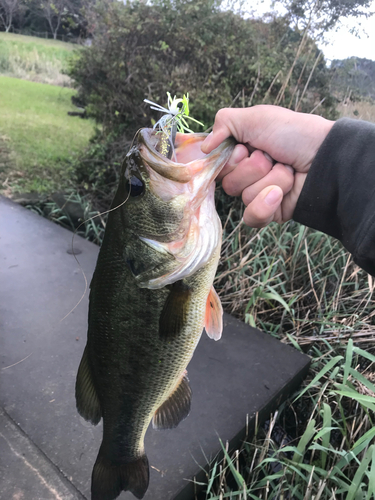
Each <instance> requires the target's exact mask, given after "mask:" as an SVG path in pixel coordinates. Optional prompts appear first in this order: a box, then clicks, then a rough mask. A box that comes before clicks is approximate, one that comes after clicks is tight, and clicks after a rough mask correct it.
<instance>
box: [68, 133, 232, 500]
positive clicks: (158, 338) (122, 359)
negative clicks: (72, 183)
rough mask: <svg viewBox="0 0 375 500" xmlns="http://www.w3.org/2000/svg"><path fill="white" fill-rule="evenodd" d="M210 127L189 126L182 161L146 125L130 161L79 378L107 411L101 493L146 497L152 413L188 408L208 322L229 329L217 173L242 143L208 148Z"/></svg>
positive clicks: (96, 279)
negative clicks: (219, 283)
mask: <svg viewBox="0 0 375 500" xmlns="http://www.w3.org/2000/svg"><path fill="white" fill-rule="evenodd" d="M205 137H206V135H205V134H180V133H178V134H177V135H176V141H175V151H174V155H175V156H174V158H175V159H176V161H172V160H170V159H168V158H166V157H164V156H163V155H162V154H160V153H159V152H158V151H157V146H158V141H159V140H160V139H159V134H157V133H155V132H154V131H153V130H152V129H142V130H140V131H139V132H138V134H137V135H136V137H135V139H134V142H133V146H132V147H131V149H130V151H129V153H128V154H127V156H126V158H125V160H124V164H123V167H122V172H121V178H120V181H119V186H118V190H117V193H116V195H115V198H114V201H113V204H112V208H113V210H112V211H111V212H110V213H109V217H108V222H107V227H106V232H105V236H104V240H103V244H102V247H101V249H100V253H99V256H98V261H97V265H96V269H95V272H94V275H93V278H92V281H91V285H90V289H91V291H90V306H89V326H88V336H87V344H86V347H85V350H84V353H83V357H82V360H81V364H80V366H79V370H78V374H77V382H76V402H77V408H78V412H79V413H80V414H81V416H82V417H84V418H85V419H86V420H88V421H90V422H92V423H93V424H97V423H98V422H99V421H100V419H101V418H103V441H102V444H101V446H100V449H99V454H98V457H97V459H96V462H95V465H94V469H93V473H92V486H91V492H92V499H93V500H112V499H115V498H116V497H117V496H118V495H119V494H120V493H121V491H122V490H125V491H126V490H130V491H131V492H132V493H133V494H134V495H135V496H136V497H137V498H143V496H144V494H145V493H146V490H147V488H148V483H149V465H148V460H147V456H146V454H145V450H144V436H145V433H146V430H147V428H148V426H149V424H150V422H151V420H152V424H153V427H154V428H156V429H167V428H168V429H169V428H173V427H176V426H177V425H178V423H179V422H180V421H181V420H182V419H184V418H185V417H186V416H187V415H188V413H189V410H190V401H191V390H190V387H189V383H188V379H187V377H186V367H187V365H188V363H189V361H190V359H191V357H192V355H193V353H194V350H195V348H196V346H197V343H198V341H199V339H200V336H201V334H202V330H203V327H205V328H206V331H207V333H208V335H209V336H210V337H212V338H215V339H218V338H220V336H221V329H222V308H221V304H220V299H219V297H218V296H217V294H216V292H215V290H214V288H213V286H212V283H213V280H214V276H215V272H216V268H217V264H218V260H219V255H220V246H221V223H220V219H219V217H218V215H217V213H216V210H215V205H214V190H215V182H214V179H215V178H216V176H217V175H218V173H219V172H220V170H221V168H222V167H223V166H224V165H225V163H226V161H227V160H228V158H229V156H230V155H231V153H232V150H233V147H234V141H233V140H232V139H227V140H226V141H225V142H224V143H223V144H222V145H220V146H219V147H218V148H217V149H216V150H214V151H213V152H212V153H210V154H209V155H207V156H206V155H204V154H203V153H202V152H201V150H200V145H201V143H202V141H203V140H204V138H205Z"/></svg>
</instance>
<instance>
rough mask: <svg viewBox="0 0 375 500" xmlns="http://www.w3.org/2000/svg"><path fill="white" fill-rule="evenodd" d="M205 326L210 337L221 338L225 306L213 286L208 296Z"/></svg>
mask: <svg viewBox="0 0 375 500" xmlns="http://www.w3.org/2000/svg"><path fill="white" fill-rule="evenodd" d="M204 327H205V329H206V332H207V335H208V336H209V337H210V339H214V340H219V339H220V338H221V334H222V332H223V307H222V305H221V301H220V298H219V296H218V294H217V293H216V290H215V288H214V287H213V286H212V287H211V290H210V293H209V294H208V297H207V304H206V315H205V320H204Z"/></svg>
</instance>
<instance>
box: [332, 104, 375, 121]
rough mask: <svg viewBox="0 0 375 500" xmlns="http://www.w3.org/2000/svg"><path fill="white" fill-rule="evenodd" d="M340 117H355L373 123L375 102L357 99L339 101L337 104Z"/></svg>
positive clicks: (374, 119)
mask: <svg viewBox="0 0 375 500" xmlns="http://www.w3.org/2000/svg"><path fill="white" fill-rule="evenodd" d="M337 109H338V112H339V113H340V117H341V118H342V117H347V118H357V119H358V120H366V121H368V122H372V123H375V103H373V102H368V101H358V102H352V101H349V102H347V103H340V104H339V105H338V108H337Z"/></svg>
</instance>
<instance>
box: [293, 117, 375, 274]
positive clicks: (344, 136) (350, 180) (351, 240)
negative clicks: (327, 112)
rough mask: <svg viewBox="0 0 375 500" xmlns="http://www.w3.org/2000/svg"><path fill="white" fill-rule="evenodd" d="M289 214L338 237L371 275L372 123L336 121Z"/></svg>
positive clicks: (374, 266)
mask: <svg viewBox="0 0 375 500" xmlns="http://www.w3.org/2000/svg"><path fill="white" fill-rule="evenodd" d="M293 218H294V220H296V221H297V222H301V223H302V224H305V225H307V226H310V227H312V228H314V229H318V230H320V231H323V232H325V233H327V234H329V235H331V236H334V237H335V238H337V239H339V240H340V241H341V242H342V243H343V245H344V246H345V247H346V248H347V249H348V250H349V251H350V252H351V253H352V254H353V257H354V260H355V262H356V263H357V264H358V265H359V266H361V267H362V268H363V269H365V270H366V271H367V272H369V273H371V274H372V275H375V125H373V124H371V123H367V122H359V121H356V120H349V119H342V120H339V121H338V122H336V124H335V125H334V126H333V128H332V129H331V131H330V133H329V134H328V136H327V137H326V139H325V141H324V142H323V144H322V145H321V147H320V149H319V150H318V153H317V155H316V157H315V159H314V161H313V163H312V165H311V168H310V170H309V173H308V175H307V178H306V181H305V183H304V187H303V189H302V192H301V195H300V197H299V200H298V203H297V206H296V209H295V211H294V215H293Z"/></svg>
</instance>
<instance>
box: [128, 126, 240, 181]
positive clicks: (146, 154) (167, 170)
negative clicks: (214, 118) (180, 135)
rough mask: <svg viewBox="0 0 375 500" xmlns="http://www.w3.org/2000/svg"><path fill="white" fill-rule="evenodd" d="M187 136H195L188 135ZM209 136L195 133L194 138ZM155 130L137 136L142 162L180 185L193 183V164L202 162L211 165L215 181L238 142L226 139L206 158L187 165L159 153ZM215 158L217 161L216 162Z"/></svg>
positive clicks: (144, 129) (212, 176) (141, 130)
mask: <svg viewBox="0 0 375 500" xmlns="http://www.w3.org/2000/svg"><path fill="white" fill-rule="evenodd" d="M186 135H187V136H190V135H193V134H186ZM207 136H208V134H206V133H195V134H194V138H196V139H200V138H201V139H202V142H203V140H204V139H205V138H206V137H207ZM154 138H155V130H154V129H151V128H142V129H140V130H139V131H138V134H137V144H138V148H139V154H140V156H141V158H142V160H143V161H144V162H145V163H147V165H148V166H149V167H150V168H152V169H153V170H154V171H156V172H157V173H159V174H160V175H162V176H163V177H166V178H168V179H170V180H173V181H177V182H180V183H187V182H189V181H191V179H192V177H193V176H194V175H196V173H193V172H192V171H191V169H190V168H189V165H191V164H192V163H193V162H197V161H200V160H202V165H203V164H205V165H207V164H210V165H211V166H210V169H209V172H210V173H209V175H210V182H212V181H214V180H215V179H216V177H217V176H218V175H219V173H220V171H221V170H222V168H223V167H224V165H225V164H226V162H227V161H228V159H229V157H230V155H231V154H232V151H233V148H234V146H235V144H236V141H235V139H234V138H233V137H228V138H227V139H225V140H224V141H223V142H222V143H221V144H220V145H219V146H218V147H217V148H215V149H214V150H213V151H211V152H210V153H209V154H207V155H205V156H204V157H201V158H197V159H192V161H189V162H187V163H179V162H175V161H173V160H170V159H168V158H166V157H165V156H163V155H162V154H161V153H159V152H158V151H157V149H156V141H155V140H154ZM215 157H217V160H216V161H215Z"/></svg>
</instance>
